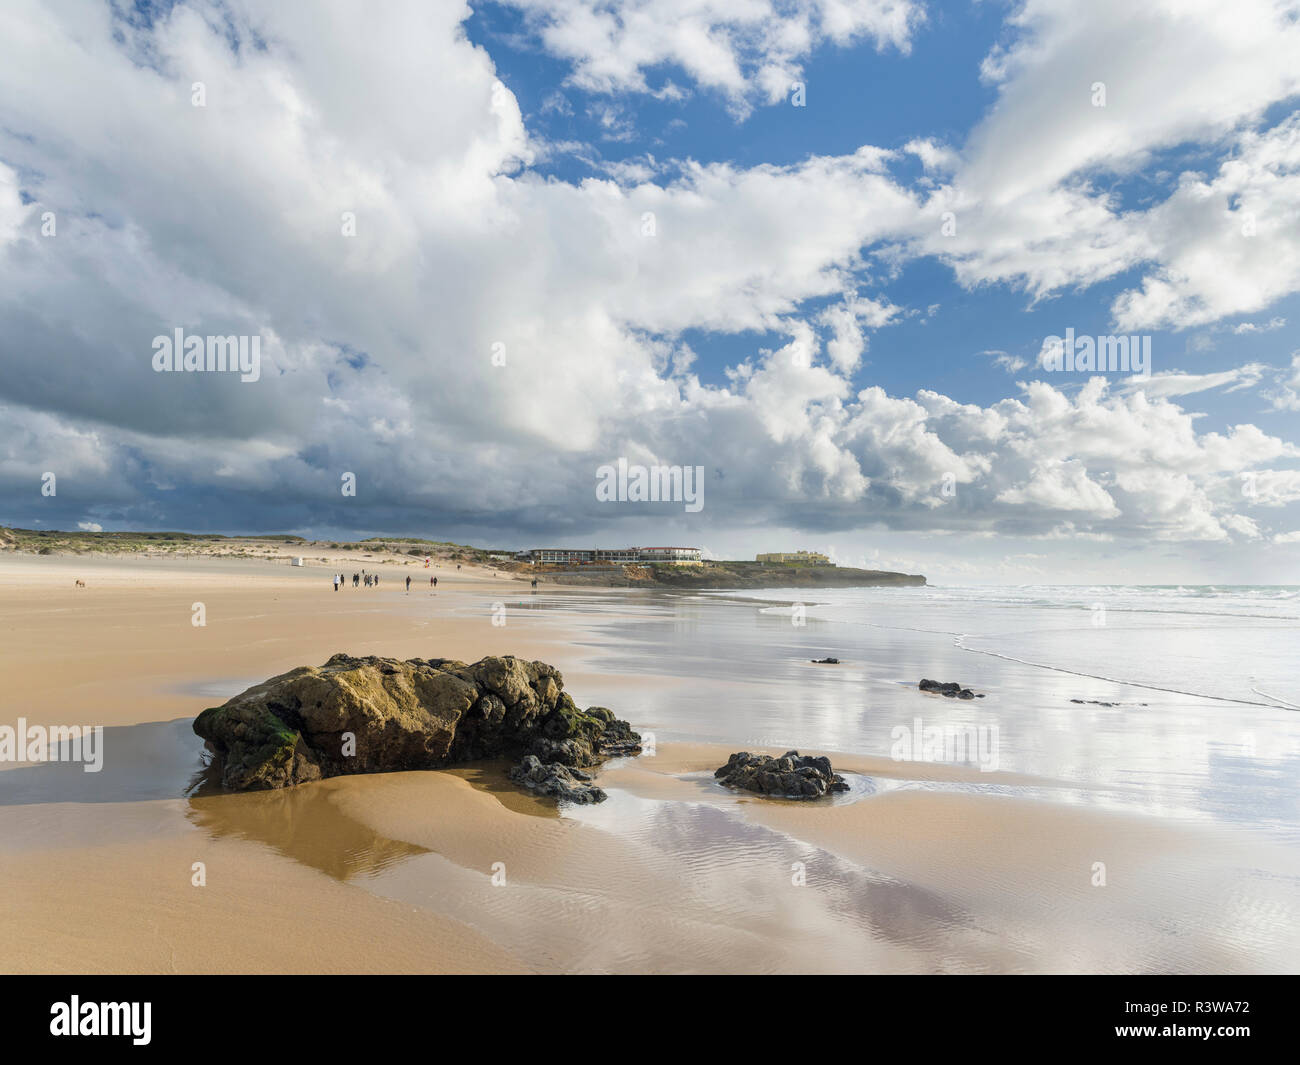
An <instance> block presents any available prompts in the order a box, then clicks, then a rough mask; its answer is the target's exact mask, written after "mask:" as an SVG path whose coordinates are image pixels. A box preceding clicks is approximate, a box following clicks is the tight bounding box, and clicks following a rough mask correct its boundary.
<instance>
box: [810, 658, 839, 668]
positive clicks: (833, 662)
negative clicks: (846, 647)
mask: <svg viewBox="0 0 1300 1065" xmlns="http://www.w3.org/2000/svg"><path fill="white" fill-rule="evenodd" d="M812 664H813V665H814V666H838V665H839V664H840V660H839V659H838V658H814V659H813V660H812Z"/></svg>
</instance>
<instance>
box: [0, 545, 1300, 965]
mask: <svg viewBox="0 0 1300 1065" xmlns="http://www.w3.org/2000/svg"><path fill="white" fill-rule="evenodd" d="M337 568H345V567H344V564H343V563H342V562H340V563H339V565H338V567H337ZM353 568H355V566H354V567H353ZM353 568H346V572H347V573H348V574H349V576H350V574H351V572H353ZM373 568H375V569H379V570H380V571H381V572H382V573H383V577H382V580H381V584H380V586H379V587H378V588H374V589H365V588H361V589H353V588H351V586H350V584H349V586H348V587H347V588H346V589H345V590H342V591H339V592H334V591H333V590H332V589H331V586H330V584H329V574H330V572H332V567H331V566H330V565H329V564H322V565H318V566H314V567H307V568H303V569H293V568H290V567H288V566H286V565H277V564H275V563H271V562H265V561H234V560H212V559H192V560H178V559H172V560H127V559H108V560H104V559H101V560H97V561H94V562H88V561H87V560H84V559H77V558H67V557H55V558H32V557H12V556H10V557H5V558H3V559H2V560H0V627H2V628H3V633H4V647H5V658H6V664H7V666H8V668H7V669H6V671H5V672H6V680H7V689H6V698H5V714H4V721H5V722H7V723H12V719H15V718H17V717H18V716H20V715H21V716H23V717H25V718H26V719H27V720H28V721H29V722H33V723H41V724H74V723H75V724H99V725H103V726H104V727H105V734H104V735H105V740H104V751H105V756H104V767H103V770H102V771H101V772H99V773H86V772H84V771H83V768H82V767H81V766H80V765H78V764H71V763H63V764H48V765H36V766H12V765H10V766H6V767H5V768H4V769H3V771H0V852H2V854H3V859H2V860H0V920H2V921H3V926H4V927H5V928H6V930H7V934H6V937H5V942H4V945H3V947H0V969H3V970H4V971H6V972H20V973H36V972H67V973H72V972H286V973H287V972H301V971H338V972H513V971H517V972H556V971H563V972H621V971H648V972H878V971H890V972H936V971H943V972H1073V971H1107V972H1143V971H1205V970H1214V971H1218V970H1222V971H1246V970H1252V971H1280V970H1281V971H1285V970H1289V969H1293V968H1294V967H1295V958H1296V956H1297V955H1296V953H1295V948H1296V940H1295V928H1296V924H1295V922H1294V914H1295V906H1296V894H1295V884H1296V882H1297V880H1296V878H1297V874H1298V873H1300V861H1297V859H1296V856H1295V853H1294V851H1293V850H1291V851H1288V850H1287V849H1286V848H1284V847H1283V846H1281V845H1279V844H1275V843H1272V842H1269V841H1267V840H1258V839H1250V840H1243V839H1242V838H1240V837H1239V836H1237V835H1234V834H1232V833H1229V832H1227V831H1225V830H1224V828H1223V826H1221V825H1215V824H1211V823H1206V824H1195V823H1186V822H1183V821H1179V820H1177V819H1172V820H1170V819H1161V818H1159V817H1156V816H1146V815H1143V814H1141V813H1134V812H1129V811H1125V810H1117V809H1114V808H1108V807H1107V805H1106V804H1105V803H1102V802H1099V801H1094V800H1092V799H1089V797H1088V791H1087V789H1086V788H1083V789H1081V788H1080V787H1079V786H1078V785H1077V782H1074V783H1068V784H1067V782H1063V781H1061V780H1058V779H1053V778H1051V777H1049V776H1044V775H1035V774H1031V773H1024V772H1018V771H1016V770H1015V769H1014V768H1007V769H1003V770H1001V771H999V772H995V773H985V772H981V771H979V770H978V769H977V768H973V767H970V766H961V765H943V764H918V763H914V762H903V763H900V762H898V761H895V760H892V759H890V758H889V757H887V755H886V752H884V751H858V752H853V751H844V750H836V751H834V752H830V753H832V757H833V758H834V761H835V766H836V769H837V770H839V771H841V772H843V773H845V774H847V775H848V778H849V780H850V781H851V783H852V784H853V787H852V789H851V791H850V792H849V793H848V794H846V795H844V796H840V797H837V798H836V799H834V800H830V801H827V802H824V803H822V802H819V803H815V804H798V803H790V802H772V801H766V800H761V799H757V798H754V797H746V796H743V795H740V794H737V793H734V792H729V791H727V790H726V789H724V788H722V787H720V786H719V785H718V784H717V783H716V782H715V781H714V780H713V778H712V770H713V769H714V768H715V767H716V766H718V765H720V764H722V763H723V762H725V761H726V758H727V755H728V754H729V753H730V751H732V750H736V749H740V748H741V747H743V746H745V744H744V743H742V742H741V741H742V740H743V739H745V738H748V737H743V736H736V737H734V742H727V743H707V742H705V743H702V742H683V741H679V740H677V739H675V738H674V733H673V729H672V728H668V729H666V730H664V729H662V728H661V731H662V732H663V734H664V736H663V739H662V740H661V741H660V742H658V743H657V744H655V745H653V746H652V748H651V749H649V750H647V752H646V753H645V754H643V755H642V756H640V757H637V758H627V759H619V760H617V761H614V762H611V763H609V764H607V765H606V766H605V768H604V769H603V771H602V772H601V774H600V781H601V786H602V787H604V788H605V789H606V790H607V791H608V793H609V796H610V797H609V800H608V801H607V802H605V803H603V804H601V805H598V806H592V807H581V808H564V809H557V807H556V804H555V803H554V802H553V801H550V800H546V799H543V798H540V797H537V796H534V795H532V794H530V793H526V792H523V791H521V790H519V789H518V788H516V787H514V786H513V785H511V784H510V783H509V782H508V781H507V780H506V777H505V766H504V765H503V764H497V763H494V762H485V763H476V764H471V765H467V766H463V767H459V768H455V769H449V770H445V771H439V772H410V773H400V774H382V775H375V776H368V777H341V778H334V779H330V780H325V781H321V782H319V783H315V784H307V785H301V786H299V787H298V788H294V789H289V790H286V791H278V792H263V793H247V794H201V795H190V794H189V792H188V788H189V785H190V784H191V782H192V780H193V778H194V774H195V772H196V770H197V768H198V766H199V762H200V753H201V742H200V741H199V740H198V739H197V737H195V736H194V735H193V732H192V730H191V729H190V722H191V721H192V720H193V717H194V716H195V715H196V714H197V713H198V712H199V711H201V710H202V709H204V708H205V707H207V706H212V705H216V704H218V703H220V702H223V701H224V700H225V699H226V698H228V697H229V696H231V695H233V694H235V693H237V692H238V691H240V690H242V689H243V688H245V687H247V686H248V685H250V684H252V683H255V682H257V681H260V680H262V679H265V678H267V677H270V676H272V675H275V674H277V673H280V672H284V671H285V670H288V669H290V668H292V667H294V666H298V665H303V664H320V663H322V662H323V661H324V660H325V659H326V658H328V657H329V656H330V655H331V654H333V653H335V652H337V651H341V650H346V651H348V652H350V653H353V654H383V655H388V656H396V657H400V658H406V657H457V658H461V659H464V660H469V661H473V660H475V659H477V658H479V657H482V656H483V655H486V654H506V653H509V654H515V655H518V656H521V657H526V658H538V659H542V660H544V661H547V662H550V663H552V664H553V665H555V666H557V667H558V668H559V669H561V670H562V671H563V672H564V674H565V680H566V689H567V690H569V691H571V692H572V693H573V694H574V697H575V699H577V701H578V703H579V705H589V704H591V703H595V702H597V701H599V702H600V703H601V704H602V705H609V706H612V707H615V708H616V709H618V710H619V712H620V713H625V712H626V714H627V716H629V717H630V718H631V719H632V721H633V724H634V725H636V726H637V727H640V728H643V729H644V728H646V727H647V726H649V727H650V728H652V729H653V728H655V727H656V726H657V725H660V724H661V722H658V721H656V720H655V717H656V710H655V709H654V708H655V707H656V706H668V705H672V703H673V700H674V699H678V698H680V697H681V695H682V692H683V690H684V689H683V684H684V680H683V678H682V677H680V676H679V677H674V676H672V673H673V672H674V671H673V670H672V669H671V668H670V666H671V662H670V664H669V667H665V668H662V669H660V670H659V671H658V673H659V675H655V673H653V672H645V673H642V674H640V675H629V674H626V673H624V674H616V673H607V672H602V671H601V670H600V669H599V668H597V666H598V658H593V654H592V650H591V645H592V644H593V642H594V641H595V639H596V638H595V636H594V635H593V633H594V631H595V630H593V629H592V628H591V627H590V625H589V624H588V621H587V620H586V619H585V611H589V610H592V609H595V608H596V607H598V608H600V609H601V610H603V611H605V614H604V615H603V616H605V617H607V618H616V619H617V622H618V624H619V625H620V626H623V627H624V628H625V629H626V630H627V631H629V632H637V631H641V630H644V629H645V628H646V627H647V625H649V624H650V622H649V620H648V619H649V618H651V617H652V616H653V614H652V611H650V610H649V609H648V607H647V606H646V604H645V603H644V602H643V601H628V600H625V599H624V598H623V597H622V596H621V595H620V594H618V593H608V594H606V595H605V596H604V597H603V599H600V600H598V601H597V602H596V604H595V607H592V606H590V605H587V606H583V605H582V604H590V603H591V602H592V600H591V597H592V596H595V595H596V594H597V593H594V592H591V591H586V592H584V595H583V599H582V601H581V603H577V604H575V603H570V602H567V601H566V600H564V599H563V597H562V596H558V595H552V596H551V597H549V598H548V597H547V596H542V597H536V598H533V601H532V603H531V604H530V602H529V600H530V598H531V593H530V590H529V588H528V585H527V584H526V583H524V582H520V581H509V580H499V579H497V578H495V577H494V576H493V574H492V573H491V572H489V571H479V570H469V569H466V570H462V571H460V572H457V571H456V570H455V568H454V567H442V568H441V569H430V570H426V569H425V568H424V567H423V565H422V564H420V563H414V564H411V565H409V566H407V565H396V564H393V565H387V566H384V565H376V566H374V567H373ZM407 573H410V575H411V577H412V586H411V591H410V593H409V594H408V593H407V592H406V590H405V583H404V578H405V576H406V574H407ZM431 574H436V575H437V576H438V577H439V585H438V588H437V589H436V591H435V590H433V589H431V588H430V587H429V576H430V575H431ZM76 579H82V580H84V581H85V582H86V584H87V587H86V588H84V589H82V588H77V587H75V586H74V581H75V580H76ZM543 601H548V602H549V603H550V605H549V607H548V609H545V610H543V609H540V608H539V607H538V604H539V603H541V602H543ZM196 603H202V604H203V608H204V611H205V614H206V624H205V625H203V626H195V625H193V624H192V623H191V619H192V617H193V616H194V609H195V604H196ZM502 605H504V606H505V609H506V613H505V618H506V623H505V624H504V625H494V624H493V612H494V609H496V608H499V607H500V606H502ZM605 650H606V652H607V651H608V648H605ZM804 661H805V662H806V659H804ZM818 676H821V675H818ZM727 690H728V691H729V692H730V693H731V694H732V696H733V698H744V696H745V690H744V687H743V685H733V686H732V687H730V688H729V689H727ZM927 705H928V704H927ZM769 749H771V748H769ZM773 753H780V750H779V749H774V750H773ZM805 753H814V752H813V751H808V752H805ZM1099 861H1101V862H1104V863H1105V864H1106V869H1107V874H1108V883H1107V886H1105V887H1104V888H1098V887H1097V886H1096V885H1095V883H1094V880H1095V877H1094V866H1095V863H1097V862H1099ZM196 863H201V866H200V865H196ZM200 868H201V870H202V877H201V879H202V880H203V883H202V885H201V886H200V885H198V884H197V883H196V882H195V880H196V875H197V873H196V870H198V869H200ZM1242 869H1254V870H1256V872H1257V874H1258V875H1256V876H1254V877H1253V878H1250V877H1247V878H1246V879H1244V880H1243V876H1242V873H1241V870H1242ZM1287 928H1289V929H1290V933H1289V935H1288V934H1286V933H1284V934H1281V935H1279V929H1287Z"/></svg>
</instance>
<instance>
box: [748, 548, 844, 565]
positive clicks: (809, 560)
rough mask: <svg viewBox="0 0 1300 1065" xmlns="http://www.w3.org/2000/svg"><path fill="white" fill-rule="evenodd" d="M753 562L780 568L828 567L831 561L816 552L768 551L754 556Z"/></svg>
mask: <svg viewBox="0 0 1300 1065" xmlns="http://www.w3.org/2000/svg"><path fill="white" fill-rule="evenodd" d="M754 561H755V562H765V563H770V564H774V565H782V566H830V565H833V563H832V562H831V560H830V559H829V558H827V557H826V556H825V555H822V554H818V553H817V552H816V551H770V552H768V553H767V554H763V555H755V556H754Z"/></svg>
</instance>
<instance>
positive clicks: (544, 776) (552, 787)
mask: <svg viewBox="0 0 1300 1065" xmlns="http://www.w3.org/2000/svg"><path fill="white" fill-rule="evenodd" d="M510 779H511V780H513V781H514V782H515V783H516V784H520V785H522V786H523V787H525V788H528V789H529V790H531V791H537V792H541V794H543V795H551V796H554V797H555V798H557V799H565V800H566V801H568V802H577V803H590V802H604V801H605V798H606V795H605V792H604V791H603V790H601V789H600V788H598V787H596V785H595V784H593V783H592V781H593V780H595V779H596V778H595V777H594V776H592V775H591V774H590V773H588V772H585V771H584V770H581V769H571V768H569V767H568V766H564V765H560V764H559V763H558V762H550V763H545V762H543V761H542V760H541V759H540V758H538V757H537V755H535V754H526V755H524V760H523V761H522V762H520V763H519V764H518V765H517V766H515V767H514V768H513V769H511V770H510Z"/></svg>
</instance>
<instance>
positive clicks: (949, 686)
mask: <svg viewBox="0 0 1300 1065" xmlns="http://www.w3.org/2000/svg"><path fill="white" fill-rule="evenodd" d="M917 687H918V688H920V689H921V691H923V692H933V693H934V694H935V695H943V696H946V697H947V698H949V699H983V698H984V696H983V695H976V694H975V693H974V692H973V691H971V690H970V689H969V688H963V687H962V686H961V685H960V684H958V683H957V682H956V681H949V682H948V683H946V684H941V683H940V682H939V681H937V680H922V681H921V683H920V684H918V685H917Z"/></svg>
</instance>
